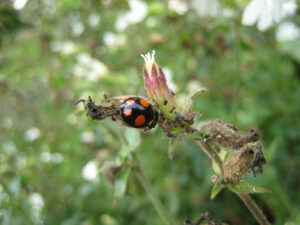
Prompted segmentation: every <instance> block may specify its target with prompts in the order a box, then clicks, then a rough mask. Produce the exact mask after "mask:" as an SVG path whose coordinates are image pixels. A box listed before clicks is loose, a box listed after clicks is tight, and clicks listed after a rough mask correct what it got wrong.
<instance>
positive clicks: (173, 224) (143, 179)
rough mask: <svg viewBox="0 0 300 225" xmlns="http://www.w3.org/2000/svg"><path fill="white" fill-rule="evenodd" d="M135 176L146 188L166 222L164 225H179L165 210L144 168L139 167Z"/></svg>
mask: <svg viewBox="0 0 300 225" xmlns="http://www.w3.org/2000/svg"><path fill="white" fill-rule="evenodd" d="M135 175H136V177H137V178H138V180H139V181H140V182H141V184H142V186H143V187H144V189H145V191H146V192H147V194H148V196H149V198H150V200H151V202H152V204H153V206H154V208H155V209H156V211H157V213H158V214H159V216H160V217H161V218H162V220H163V221H164V224H166V225H178V223H177V222H175V221H174V219H173V218H172V217H171V216H170V214H169V213H168V211H167V210H166V209H165V208H164V206H163V205H162V203H161V202H160V200H159V199H158V198H157V196H156V194H155V192H154V190H153V188H152V186H151V183H150V181H149V180H148V178H147V177H146V175H145V173H144V171H143V170H142V168H141V167H140V166H139V165H138V166H137V168H136V170H135Z"/></svg>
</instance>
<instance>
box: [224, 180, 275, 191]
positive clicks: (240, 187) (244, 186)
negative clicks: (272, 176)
mask: <svg viewBox="0 0 300 225" xmlns="http://www.w3.org/2000/svg"><path fill="white" fill-rule="evenodd" d="M227 187H228V188H229V189H230V190H232V191H234V192H238V193H270V191H269V190H266V189H264V188H262V187H258V186H255V185H253V184H249V183H248V182H246V181H241V182H239V183H230V184H228V185H227Z"/></svg>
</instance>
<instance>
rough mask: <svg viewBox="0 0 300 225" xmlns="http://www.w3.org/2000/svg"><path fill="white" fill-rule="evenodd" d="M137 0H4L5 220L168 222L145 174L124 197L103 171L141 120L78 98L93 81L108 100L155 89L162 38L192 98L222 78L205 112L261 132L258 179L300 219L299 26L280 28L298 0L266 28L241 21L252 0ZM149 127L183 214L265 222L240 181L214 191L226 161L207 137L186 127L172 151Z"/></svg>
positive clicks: (281, 215)
mask: <svg viewBox="0 0 300 225" xmlns="http://www.w3.org/2000/svg"><path fill="white" fill-rule="evenodd" d="M133 2H136V1H130V3H127V2H126V1H101V2H100V1H89V0H87V1H80V0H76V1H74V0H72V1H71V0H69V1H54V0H52V1H38V0H29V1H28V2H27V4H26V5H25V7H24V8H23V9H22V10H20V11H18V10H15V9H13V8H12V7H11V6H8V5H7V4H6V3H5V2H2V3H0V93H1V94H0V102H1V103H0V104H1V106H0V107H1V109H0V118H1V120H0V181H1V183H0V221H1V223H3V224H5V225H7V224H14V225H15V224H16V225H18V224H24V223H25V224H31V223H32V224H37V223H38V222H39V221H43V223H44V224H63V225H73V224H74V225H77V224H88V225H89V224H104V225H114V224H128V223H129V221H130V224H161V220H160V218H159V217H158V216H157V214H156V212H155V210H154V209H153V208H152V207H151V204H150V202H149V199H148V197H147V196H146V195H145V194H144V192H143V189H142V188H141V187H140V186H138V185H137V182H135V181H134V180H133V181H130V180H129V183H128V185H129V188H128V190H127V193H126V197H125V198H122V199H121V200H119V201H118V204H117V206H116V207H112V205H113V200H114V196H113V195H114V191H113V189H112V187H111V185H110V184H109V183H108V182H107V181H106V180H105V179H103V177H102V176H97V168H101V167H102V166H103V162H104V161H107V160H112V159H114V158H115V157H116V156H117V155H118V152H119V150H120V149H121V148H122V146H124V143H123V141H124V140H123V139H124V138H123V133H125V135H127V137H131V138H134V140H135V141H137V142H138V139H139V138H138V137H137V136H136V135H138V134H136V133H135V132H134V131H132V130H130V129H127V128H126V129H125V128H124V127H122V126H121V125H120V126H118V125H116V124H115V123H112V122H111V121H109V120H107V121H103V122H101V123H96V122H93V121H89V120H86V118H85V116H84V113H83V111H82V110H81V109H78V108H76V107H75V106H74V102H75V101H76V100H78V99H79V98H86V97H87V96H89V95H91V96H92V97H93V99H99V100H98V101H99V102H100V99H101V98H102V94H103V92H108V93H109V94H110V95H111V96H117V95H122V94H133V95H142V96H146V92H145V89H144V86H143V76H142V71H141V65H142V64H143V61H142V59H141V58H140V57H138V56H139V54H141V53H145V52H147V51H150V50H151V49H155V50H156V52H157V53H158V54H157V55H158V61H159V62H160V63H161V65H164V66H167V67H166V68H164V71H165V73H167V76H168V79H169V81H174V84H176V85H175V86H174V87H173V89H174V90H175V91H176V93H177V97H178V98H179V99H184V98H185V97H186V96H187V95H188V94H189V93H190V92H191V91H193V90H196V89H198V88H199V87H205V88H207V89H208V90H209V92H208V93H207V94H205V95H203V96H201V97H198V98H196V99H195V102H194V111H199V112H201V113H203V117H202V118H201V120H199V121H196V122H198V123H201V122H202V121H205V120H209V119H214V118H221V119H224V120H226V121H228V122H230V123H233V124H236V125H237V126H238V127H239V128H241V129H242V130H246V129H250V128H256V129H257V130H258V131H259V132H260V135H261V136H262V141H263V148H264V154H265V157H266V160H267V166H266V167H265V170H264V175H263V176H261V175H258V177H257V178H255V179H253V177H251V176H249V177H248V181H250V183H253V184H256V185H258V186H262V187H265V188H266V189H268V190H270V191H272V196H273V197H272V198H270V197H269V196H268V195H267V194H266V195H264V194H262V195H260V196H255V199H256V200H257V202H258V203H260V200H261V202H262V203H263V205H262V208H263V210H264V212H265V213H266V214H267V216H268V218H269V220H271V222H273V223H274V224H284V223H288V222H290V224H298V223H300V217H299V214H298V212H299V210H300V206H299V204H298V203H299V202H300V191H299V185H300V183H299V179H298V173H297V172H298V171H299V169H300V164H299V161H300V153H299V152H300V151H299V150H300V133H299V127H300V117H299V113H300V112H299V111H300V101H299V99H300V88H299V87H300V86H299V83H300V82H299V79H300V69H299V68H300V55H299V50H298V49H300V39H299V37H296V38H293V39H290V40H282V39H280V40H279V39H278V34H277V33H278V30H279V28H281V29H282V27H281V25H282V24H284V23H286V22H289V23H295V24H297V23H298V24H299V21H300V16H299V12H298V11H297V12H296V13H295V14H294V15H290V16H288V17H285V18H284V19H283V20H281V21H280V23H279V24H275V25H274V26H272V27H269V28H268V29H267V30H265V31H263V32H261V31H259V30H258V29H257V28H256V26H244V25H242V24H241V21H242V17H243V14H242V11H243V10H244V9H245V7H246V6H247V4H248V1H236V2H237V3H228V1H220V3H219V4H220V5H219V6H220V7H221V6H223V7H226V8H227V9H231V12H232V13H231V14H230V15H227V16H226V15H221V14H220V16H219V17H213V16H212V17H209V16H208V15H206V16H205V17H203V15H201V12H203V10H201V7H200V8H199V7H198V8H197V4H196V3H197V2H196V1H192V3H193V4H192V8H191V9H189V8H187V9H188V10H187V9H186V10H184V9H185V8H184V7H181V9H183V10H181V11H178V10H177V11H176V10H175V9H176V7H172V4H171V3H170V2H169V3H167V2H162V1H147V3H146V1H145V2H142V1H137V2H138V4H140V7H139V10H138V12H137V10H136V9H135V8H134V5H133ZM171 2H173V1H171ZM212 2H217V1H212ZM254 2H255V1H254ZM187 7H189V6H187ZM174 8H175V9H174ZM135 10H136V11H135ZM207 12H210V11H209V10H208V11H207ZM130 13H131V14H130ZM134 13H135V14H138V15H139V16H137V17H134V18H135V19H133V18H132V16H131V15H132V14H134ZM211 14H213V12H211V13H210V14H209V15H211ZM199 15H201V17H200V16H199ZM125 22H126V23H125ZM124 130H125V132H124ZM141 135H142V138H141V140H142V141H141V143H140V145H139V146H138V148H137V149H136V151H137V152H136V154H138V155H139V158H140V160H141V166H142V167H143V169H144V170H145V173H146V174H147V175H148V176H149V178H150V181H151V183H152V184H153V186H154V189H155V192H156V193H157V195H158V196H159V197H160V199H162V202H163V203H164V205H165V206H166V208H167V209H168V210H169V211H170V212H171V214H172V215H173V216H174V217H178V219H182V218H185V217H186V216H187V217H189V218H197V217H198V216H199V215H200V213H201V212H203V211H206V210H208V211H210V213H211V215H212V216H213V217H214V218H217V219H219V220H222V221H226V222H228V223H234V224H255V221H254V219H253V218H252V216H251V215H250V214H249V213H248V210H247V209H246V207H241V203H240V200H239V199H238V198H236V197H235V196H234V195H233V194H232V193H229V192H221V193H220V195H218V196H217V197H216V198H215V199H214V200H213V201H211V200H209V193H210V190H211V188H212V184H211V182H210V177H211V175H212V174H213V171H212V170H211V167H210V162H209V160H208V159H207V158H206V157H205V155H204V154H203V153H202V152H201V151H200V150H199V147H198V146H196V145H194V144H193V143H191V142H189V141H188V140H186V139H183V141H182V142H180V143H179V144H178V145H177V146H176V149H175V155H174V159H173V160H172V161H171V160H169V158H168V153H167V151H168V150H167V149H168V140H167V139H166V138H164V137H163V132H162V130H161V129H156V130H155V131H152V132H149V133H146V134H141ZM138 136H139V135H138ZM134 140H133V141H134Z"/></svg>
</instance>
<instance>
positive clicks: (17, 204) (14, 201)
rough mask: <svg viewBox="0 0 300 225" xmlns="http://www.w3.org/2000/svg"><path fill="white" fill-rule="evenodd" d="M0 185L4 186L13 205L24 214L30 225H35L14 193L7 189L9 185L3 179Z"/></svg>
mask: <svg viewBox="0 0 300 225" xmlns="http://www.w3.org/2000/svg"><path fill="white" fill-rule="evenodd" d="M0 184H1V186H2V188H3V189H4V191H6V193H7V194H8V195H9V197H10V198H11V201H12V204H13V205H14V206H15V207H16V208H17V209H18V210H19V211H20V212H21V213H22V214H23V216H24V217H25V218H26V220H27V222H28V224H31V225H34V224H35V223H34V222H33V221H32V219H31V218H30V216H29V215H28V214H27V212H26V211H25V210H24V209H23V207H22V205H21V204H20V203H19V202H18V201H17V199H16V198H15V197H14V195H13V194H12V192H11V191H10V190H9V188H8V187H7V185H6V184H5V183H4V181H3V180H2V179H0Z"/></svg>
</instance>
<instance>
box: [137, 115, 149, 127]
mask: <svg viewBox="0 0 300 225" xmlns="http://www.w3.org/2000/svg"><path fill="white" fill-rule="evenodd" d="M145 122H146V118H145V116H144V115H138V116H137V117H136V118H135V120H134V124H135V126H137V127H140V126H143V125H144V123H145Z"/></svg>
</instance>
